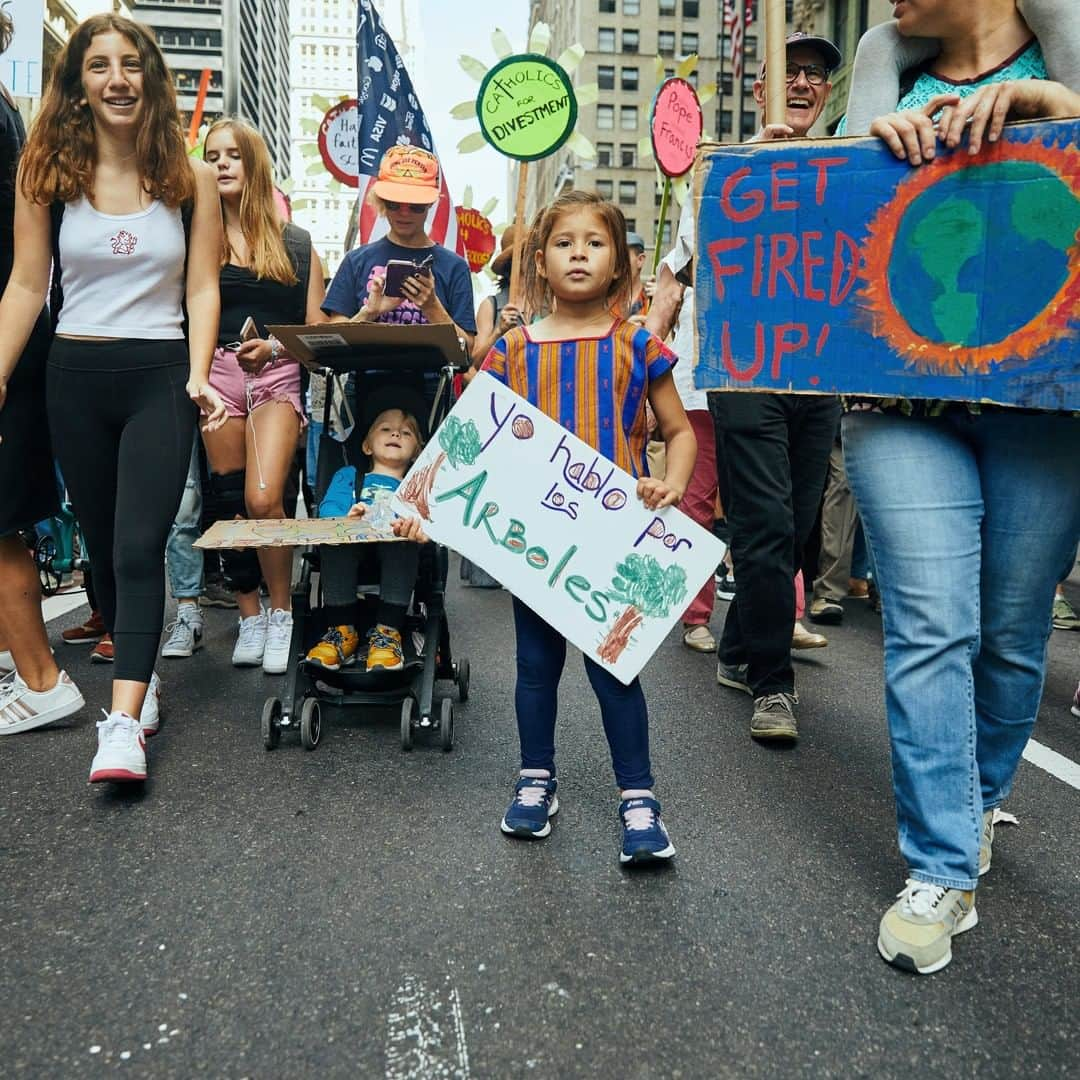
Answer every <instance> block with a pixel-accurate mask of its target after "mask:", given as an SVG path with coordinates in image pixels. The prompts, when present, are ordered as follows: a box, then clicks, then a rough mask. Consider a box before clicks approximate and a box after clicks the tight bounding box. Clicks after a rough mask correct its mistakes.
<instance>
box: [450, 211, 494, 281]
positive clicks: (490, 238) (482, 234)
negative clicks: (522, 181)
mask: <svg viewBox="0 0 1080 1080" xmlns="http://www.w3.org/2000/svg"><path fill="white" fill-rule="evenodd" d="M457 221H458V236H459V237H461V241H462V243H463V244H464V245H465V258H466V259H468V260H469V269H470V270H471V271H472V272H473V273H474V274H479V273H480V271H481V270H483V269H484V267H485V266H487V264H488V263H489V262H490V261H491V256H492V255H494V254H495V229H494V228H493V227H492V224H491V221H490V220H489V219H488V218H486V217H485V216H484V215H483V214H481V213H480V211H479V210H474V209H473V208H472V207H471V206H459V207H457Z"/></svg>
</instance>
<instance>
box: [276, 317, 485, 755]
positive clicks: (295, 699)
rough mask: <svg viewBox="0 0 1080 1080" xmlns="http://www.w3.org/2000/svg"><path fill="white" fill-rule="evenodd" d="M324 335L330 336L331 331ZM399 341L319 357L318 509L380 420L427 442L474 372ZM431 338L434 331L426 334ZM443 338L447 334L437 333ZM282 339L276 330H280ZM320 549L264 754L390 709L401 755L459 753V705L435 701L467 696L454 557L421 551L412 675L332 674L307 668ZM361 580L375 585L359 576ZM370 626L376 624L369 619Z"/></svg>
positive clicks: (301, 585) (368, 603)
mask: <svg viewBox="0 0 1080 1080" xmlns="http://www.w3.org/2000/svg"><path fill="white" fill-rule="evenodd" d="M325 329H330V328H329V327H327V328H325ZM393 329H394V330H396V331H397V334H398V335H400V337H399V338H398V340H397V341H395V344H394V346H393V348H392V349H387V348H386V347H385V346H356V345H342V346H332V347H330V348H320V349H319V352H318V363H319V364H320V365H323V366H324V368H325V371H324V372H323V373H324V374H325V375H326V377H327V385H328V392H327V394H326V404H325V407H324V410H323V430H322V434H321V437H320V439H319V450H318V467H317V470H316V476H315V480H314V491H315V505H316V506H317V505H318V503H319V502H320V501H321V499H322V497H323V495H324V494H325V492H326V489H327V487H328V485H329V483H330V479H331V478H332V476H333V475H334V473H335V472H336V471H337V470H338V469H339V468H341V467H342V466H343V465H354V466H355V467H356V469H357V471H358V473H362V472H364V470H365V458H364V454H363V451H362V450H361V444H362V443H363V440H364V436H365V434H366V433H367V430H368V427H369V426H370V424H371V423H372V421H373V420H374V419H375V417H376V416H377V415H378V414H379V413H380V412H382V411H383V410H384V409H388V408H400V409H404V410H406V411H408V412H411V413H412V414H413V415H414V416H416V417H417V419H418V420H419V422H420V425H421V427H422V429H423V430H422V431H421V435H422V437H423V438H424V440H425V442H426V441H427V439H428V438H430V436H431V434H432V432H433V431H434V430H435V429H436V428H437V427H438V425H439V424H440V423H441V422H442V420H443V419H444V417H445V416H446V414H447V412H448V411H449V408H450V405H451V404H452V397H453V377H454V375H455V374H456V373H457V372H458V371H460V370H462V369H463V368H465V367H466V366H467V364H468V356H467V354H466V353H465V351H464V349H462V348H460V346H458V347H457V348H455V349H448V348H445V347H444V348H438V347H434V346H431V345H417V344H415V343H413V341H412V340H411V339H413V338H414V336H415V335H413V334H411V333H410V330H412V328H411V327H394V328H393ZM425 329H427V330H429V331H430V329H431V328H425ZM440 329H441V328H440ZM275 330H277V328H275ZM350 373H351V374H352V376H353V380H354V385H355V391H354V395H353V398H354V403H355V407H354V416H355V424H354V426H353V430H352V432H351V434H350V435H349V436H348V438H347V439H345V440H344V441H343V442H339V441H337V440H336V439H335V438H334V437H333V435H332V434H331V417H332V410H333V394H332V393H330V392H329V388H330V385H331V382H332V380H333V379H335V378H341V379H344V377H345V376H347V375H348V374H350ZM371 554H372V559H371V560H370V561H371V564H372V571H373V572H372V575H371V576H370V580H373V581H374V582H376V583H377V581H378V574H377V572H375V571H376V569H377V568H376V560H375V558H374V554H375V553H374V551H372V553H371ZM318 564H319V553H318V549H317V548H313V549H308V550H307V551H305V552H304V553H303V555H302V556H301V567H300V576H299V582H298V584H297V586H296V588H295V590H294V592H293V598H292V609H293V631H292V643H291V646H290V648H291V653H292V657H293V662H292V664H291V665H290V668H289V670H288V672H287V674H286V676H285V685H284V688H283V694H282V697H281V698H277V697H271V698H267V700H266V703H265V704H264V706H263V711H262V738H263V745H264V746H265V747H266V749H267V750H273V749H274V748H275V747H276V746H277V745H278V743H279V741H280V739H281V735H282V732H285V731H298V732H299V734H300V742H301V744H302V745H303V746H304V747H305V748H306V749H308V750H314V749H315V747H316V746H317V745H318V743H319V738H320V736H321V734H322V714H323V710H324V709H326V708H334V707H341V708H347V707H350V706H365V705H367V706H387V705H395V704H399V705H400V708H401V748H402V749H403V750H411V749H412V747H413V741H414V737H415V736H416V735H418V734H420V735H432V736H435V735H437V736H438V740H439V744H440V746H441V747H442V748H443V750H450V749H451V748H452V747H453V744H454V702H453V700H452V699H451V698H450V697H449V696H444V697H442V698H440V700H439V701H438V703H437V706H438V707H437V708H436V700H435V684H436V682H437V681H438V680H446V681H451V682H453V683H454V684H455V685H456V686H457V691H458V700H459V701H460V702H465V701H467V700H468V697H469V661H468V660H465V659H461V660H456V661H455V660H454V658H453V656H452V653H451V648H450V631H449V626H448V624H447V619H446V607H445V594H446V579H447V571H448V565H449V555H448V552H447V550H446V549H445V548H443V547H440V546H439V545H437V544H434V543H432V544H426V545H424V548H423V550H422V552H421V557H420V566H419V572H418V575H417V580H416V584H415V586H414V588H413V599H412V605H411V607H410V609H409V614H408V617H407V621H406V625H405V628H404V632H403V633H402V644H403V653H404V660H405V666H404V668H403V669H401V670H398V671H382V670H377V671H372V672H368V671H367V670H366V668H365V663H364V661H365V654H364V653H363V652H360V653H358V655H357V660H358V663H356V664H354V665H353V666H351V667H343V668H341V669H340V670H338V671H329V670H327V669H325V668H323V667H321V666H320V665H317V664H309V663H308V661H307V660H306V656H307V652H308V649H309V648H310V647H311V646H312V645H314V644H315V642H317V641H318V640H319V639H320V638H321V637H322V635H323V633H324V632H325V630H326V618H325V615H324V614H323V611H322V601H321V593H322V589H321V586H320V587H319V601H318V603H316V604H315V605H314V606H313V605H312V599H311V596H312V575H313V574H314V573H315V572H316V571H317V570H318ZM361 580H364V581H366V580H369V577H368V576H366V575H363V574H362V575H361ZM377 591H378V585H377V584H375V585H372V586H361V588H360V589H359V594H360V595H361V597H362V601H361V610H362V612H363V615H364V616H367V615H368V614H369V611H368V608H369V607H370V608H372V611H371V612H370V613H371V614H372V615H373V609H374V606H375V605H376V604H377V600H378V597H377ZM371 621H372V622H373V621H374V619H373V618H372V620H371Z"/></svg>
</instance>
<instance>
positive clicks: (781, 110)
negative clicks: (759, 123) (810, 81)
mask: <svg viewBox="0 0 1080 1080" xmlns="http://www.w3.org/2000/svg"><path fill="white" fill-rule="evenodd" d="M786 69H787V13H786V11H785V6H784V0H765V70H766V78H765V93H766V97H765V123H766V124H782V123H784V122H785V120H786V119H787V83H785V81H784V79H783V75H782V73H783V72H784V71H785V70H786ZM769 72H780V73H781V77H780V78H777V77H776V75H773V77H772V78H771V79H770V78H769V77H768V73H769Z"/></svg>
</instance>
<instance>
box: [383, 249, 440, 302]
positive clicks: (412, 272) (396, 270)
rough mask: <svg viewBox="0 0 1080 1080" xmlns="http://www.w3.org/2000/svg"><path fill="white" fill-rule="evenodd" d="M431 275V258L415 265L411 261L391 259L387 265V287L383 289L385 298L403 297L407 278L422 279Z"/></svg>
mask: <svg viewBox="0 0 1080 1080" xmlns="http://www.w3.org/2000/svg"><path fill="white" fill-rule="evenodd" d="M430 273H431V258H430V257H428V258H427V259H424V261H423V262H420V263H414V262H412V261H411V260H409V259H391V260H390V261H389V262H388V263H387V264H386V286H385V287H384V289H383V296H403V295H404V293H403V292H402V286H403V285H404V284H405V279H406V278H410V277H413V276H417V277H422V276H423V275H425V274H430Z"/></svg>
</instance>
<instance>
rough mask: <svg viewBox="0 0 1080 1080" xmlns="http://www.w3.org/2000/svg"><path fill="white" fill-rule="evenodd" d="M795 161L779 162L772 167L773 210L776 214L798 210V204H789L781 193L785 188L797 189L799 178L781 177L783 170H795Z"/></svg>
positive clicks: (793, 202)
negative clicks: (782, 211)
mask: <svg viewBox="0 0 1080 1080" xmlns="http://www.w3.org/2000/svg"><path fill="white" fill-rule="evenodd" d="M795 167H796V164H795V162H794V161H778V162H776V163H775V164H774V165H773V167H772V208H773V211H774V212H778V211H781V210H798V209H799V204H798V202H795V201H792V202H787V201H785V200H784V198H783V196H782V194H781V192H782V190H783V189H784V188H797V187H798V186H799V178H798V177H797V176H781V175H780V170H781V169H794V168H795Z"/></svg>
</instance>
